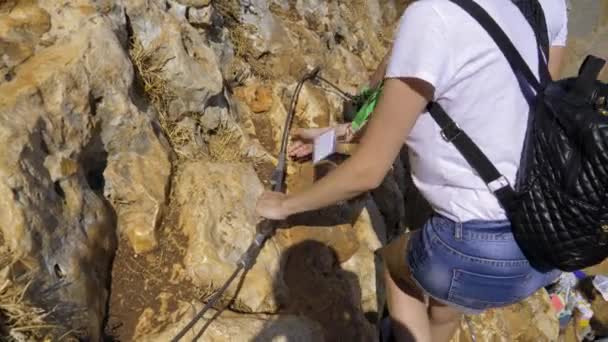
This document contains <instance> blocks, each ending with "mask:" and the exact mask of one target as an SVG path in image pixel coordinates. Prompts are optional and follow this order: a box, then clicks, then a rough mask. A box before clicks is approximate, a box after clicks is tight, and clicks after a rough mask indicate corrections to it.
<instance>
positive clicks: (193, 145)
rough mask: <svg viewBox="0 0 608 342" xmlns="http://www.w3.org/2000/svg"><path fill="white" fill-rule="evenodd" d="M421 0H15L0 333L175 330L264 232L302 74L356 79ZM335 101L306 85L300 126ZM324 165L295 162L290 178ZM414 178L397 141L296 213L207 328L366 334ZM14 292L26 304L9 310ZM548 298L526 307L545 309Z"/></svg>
mask: <svg viewBox="0 0 608 342" xmlns="http://www.w3.org/2000/svg"><path fill="white" fill-rule="evenodd" d="M408 2H409V1H405V0H370V1H359V0H357V1H350V2H342V1H316V0H297V1H295V0H293V1H288V0H272V1H271V0H247V1H246V0H218V1H216V0H120V1H111V0H75V1H52V0H38V1H36V0H8V1H4V2H2V3H1V4H0V56H1V58H0V76H1V77H0V146H2V148H0V213H2V216H1V217H2V220H0V233H1V234H0V242H1V243H0V245H1V246H2V248H1V249H0V252H1V253H0V256H2V258H0V269H1V270H0V271H2V272H0V276H1V277H2V279H3V281H2V283H4V281H6V284H10V286H8V287H7V286H5V287H3V288H1V289H0V309H1V310H2V315H1V316H0V333H2V334H12V337H13V338H24V337H23V336H25V335H23V334H22V333H20V332H19V331H18V330H9V329H10V328H11V327H14V326H15V325H20V326H28V325H29V326H30V329H29V330H32V329H31V328H33V331H32V332H31V334H33V336H37V337H35V338H33V339H34V340H37V339H40V340H41V339H42V338H43V337H44V336H45V335H48V336H55V337H58V336H61V335H64V334H66V333H67V335H74V336H80V337H88V338H90V339H91V340H99V339H100V338H101V337H102V335H103V334H106V335H108V336H113V337H116V338H118V339H120V340H143V341H146V340H150V341H166V340H167V339H168V338H169V337H170V336H172V335H173V334H174V333H175V332H176V331H177V330H178V329H179V328H180V327H182V326H184V325H185V322H186V320H187V319H188V318H189V317H192V315H193V312H194V311H193V310H194V309H195V308H199V307H200V306H201V303H202V302H204V301H205V300H206V299H207V298H208V297H209V296H210V295H211V294H213V293H214V291H215V290H216V289H217V288H218V287H219V286H220V285H221V283H222V282H223V280H224V279H226V278H227V277H228V275H229V274H230V273H231V272H232V270H233V268H234V267H235V263H236V262H237V260H238V258H239V257H240V255H241V254H242V252H243V251H244V250H245V249H246V248H247V245H248V244H249V243H250V240H251V239H252V237H253V235H254V234H255V229H256V224H257V223H258V219H257V218H256V216H255V213H254V207H255V200H256V197H257V196H258V195H259V193H260V192H261V191H262V190H263V189H264V187H268V185H269V175H270V172H271V171H272V169H273V167H274V165H275V164H276V155H277V154H278V149H279V146H280V135H281V131H282V126H283V122H284V120H285V116H286V114H287V108H288V105H289V102H290V100H291V97H292V95H293V93H294V90H295V85H296V82H297V80H298V79H299V78H300V77H301V76H302V75H303V74H304V73H306V72H307V71H309V70H311V69H312V68H313V67H316V66H320V67H321V73H322V75H323V76H324V77H325V78H327V79H329V80H331V81H332V82H334V83H336V84H337V85H339V86H340V87H341V88H343V89H345V90H346V91H349V92H351V93H354V92H355V91H356V89H357V88H358V87H359V86H360V85H361V84H363V83H364V82H365V81H366V79H367V77H368V75H369V73H370V72H371V71H372V70H373V69H374V68H375V67H376V65H377V63H378V62H379V60H380V59H381V58H382V57H383V56H384V54H385V53H386V51H387V48H388V46H389V44H390V39H391V37H392V31H393V29H394V28H395V24H396V21H397V20H398V18H399V16H400V14H401V13H402V11H403V9H404V8H405V6H406V5H407V3H408ZM598 3H600V2H598ZM601 4H603V5H601V6H604V13H605V11H606V8H608V7H607V6H608V5H606V1H601ZM590 6H592V7H593V6H594V5H593V4H591V5H590ZM593 8H595V7H593ZM585 10H586V11H588V9H586V7H585V8H583V6H582V5H581V7H577V5H575V8H574V9H573V11H585ZM596 11H599V12H601V11H600V9H599V7H598V9H596ZM594 13H595V12H594ZM581 21H582V20H581ZM607 28H608V26H606V21H605V15H604V16H599V17H598V20H597V23H596V27H595V28H594V29H592V30H591V31H581V33H580V36H576V38H575V39H576V40H575V45H574V48H573V50H572V52H571V55H570V56H569V65H570V66H569V67H568V69H567V71H566V72H572V70H574V67H573V65H575V64H576V63H578V62H579V61H580V57H581V56H582V54H584V53H585V52H586V51H588V50H589V49H597V51H599V52H601V51H606V49H605V48H603V47H602V46H603V45H602V44H603V43H604V42H605V41H608V40H607V39H603V37H605V33H606V29H607ZM588 37H592V38H591V39H589V38H588ZM341 111H342V101H341V98H340V97H339V96H337V95H336V94H335V93H332V92H331V91H329V92H328V91H324V90H323V89H322V88H320V87H318V86H316V85H311V84H307V85H305V86H304V88H303V91H302V95H301V97H300V101H299V102H298V107H297V110H296V118H295V125H296V126H302V127H319V126H324V125H328V124H330V123H334V122H337V121H340V120H341ZM317 171H318V170H317ZM314 174H315V170H313V169H312V168H311V167H310V165H307V164H303V165H300V164H296V163H293V164H290V165H289V168H288V180H287V181H288V191H297V189H299V188H301V187H302V186H305V185H306V184H308V183H310V182H312V181H313V178H314V176H315V175H314ZM405 180H407V177H406V167H405V166H404V164H403V163H401V161H400V160H398V161H397V162H396V163H395V168H394V170H393V171H392V172H391V174H390V175H389V176H387V179H386V181H385V182H384V184H383V185H382V187H381V188H380V189H379V190H377V191H375V192H374V194H373V196H368V197H365V198H362V199H359V200H357V201H352V202H349V203H345V204H342V205H340V206H336V207H334V208H328V209H326V210H323V211H321V212H319V213H314V214H313V215H303V216H301V217H297V218H294V219H293V220H292V221H291V222H289V224H290V226H291V227H292V229H289V230H283V231H280V232H279V233H278V234H277V235H276V236H275V237H274V238H273V239H272V240H271V241H270V242H269V243H268V244H267V246H266V248H265V249H264V251H263V253H262V254H261V256H260V258H259V260H258V263H257V264H256V266H255V267H254V268H253V269H252V270H251V271H250V272H249V273H248V274H247V276H246V277H245V278H244V280H243V283H242V286H241V288H240V291H239V288H238V287H237V286H234V287H233V288H231V289H230V290H229V291H228V293H227V296H226V297H225V298H224V299H223V304H226V305H229V311H230V312H227V313H225V314H224V315H222V316H221V319H220V320H218V321H216V322H214V323H213V324H212V325H211V326H210V328H209V331H208V332H207V333H206V335H205V337H204V340H213V341H215V340H217V341H223V340H227V338H228V336H230V339H234V340H238V341H240V340H243V341H245V340H251V339H255V338H257V339H258V340H268V339H270V338H273V337H276V336H288V338H289V339H290V340H291V339H301V340H303V341H312V340H314V341H318V340H323V339H325V340H335V339H337V338H338V337H340V338H345V339H348V340H370V339H373V335H374V324H375V322H376V319H377V317H378V316H379V315H380V314H381V313H382V309H383V308H382V304H381V303H382V301H383V294H382V284H381V281H380V279H381V278H380V277H379V275H378V273H377V272H378V267H377V265H378V260H377V257H376V255H375V254H374V251H375V250H377V249H378V248H379V247H380V246H381V245H382V244H383V243H386V241H387V239H390V238H391V237H392V236H394V235H395V234H396V233H399V232H402V231H403V230H404V229H405V228H406V227H407V226H409V225H411V223H412V222H413V218H412V217H410V216H411V214H410V213H411V211H406V210H404V209H403V208H405V204H406V203H412V201H413V199H414V198H415V197H414V196H413V195H412V192H411V189H410V188H408V187H406V186H405V185H404V184H405V183H404V182H405ZM408 215H410V216H408ZM8 288H14V289H16V290H15V291H16V292H11V293H24V296H4V294H6V293H8V292H6V291H7V290H6V289H8ZM5 297H6V298H8V297H10V298H12V299H15V300H18V301H20V305H22V306H23V310H22V311H23V312H25V311H28V310H29V311H28V312H29V315H25V316H24V315H21V316H19V315H18V314H10V315H9V314H7V312H9V313H10V312H13V313H14V311H6V310H5V309H2V308H3V307H5V306H3V305H4V303H2V302H1V301H2V299H3V298H5ZM545 302H546V300H545V298H544V297H542V294H539V296H538V297H535V298H534V299H532V301H531V302H529V303H527V304H523V305H524V307H523V309H521V310H523V311H525V312H528V313H537V312H546V310H545V306H543V305H545V304H546V303H545ZM108 303H109V305H107V304H108ZM535 303H536V304H535ZM526 305H528V306H529V307H528V306H526ZM28 308H29V309H28ZM217 309H220V308H217ZM521 310H520V311H521ZM20 312H21V311H20ZM518 312H519V311H518ZM512 316H513V314H509V312H506V313H502V314H497V315H495V316H491V317H495V318H493V319H496V320H503V319H506V320H510V319H511V318H510V317H512ZM20 317H21V318H23V317H32V318H31V321H30V322H27V321H24V320H23V319H20ZM489 319H490V318H489ZM43 321H47V322H51V323H53V324H55V325H56V328H48V327H45V326H44V325H43V324H42V322H43ZM547 322H549V323H547V324H548V325H549V326H550V328H548V329H552V328H553V327H554V324H555V322H554V321H547ZM29 323H35V324H29ZM479 324H481V322H480V323H479ZM474 326H475V328H476V329H477V328H479V329H483V327H482V326H481V325H478V324H477V323H474ZM493 326H498V325H493ZM199 327H200V325H199ZM500 327H502V328H501V329H505V328H504V327H505V325H501V326H500ZM497 329H498V328H497ZM543 334H544V335H543ZM543 334H541V335H542V336H547V338H548V339H550V337H551V336H553V335H551V333H546V334H545V333H543ZM67 335H66V336H67ZM524 335H525V334H523V333H522V334H521V336H524ZM541 335H529V336H541ZM518 336H520V335H518ZM525 336H528V335H525ZM539 338H540V337H539ZM543 338H544V337H543Z"/></svg>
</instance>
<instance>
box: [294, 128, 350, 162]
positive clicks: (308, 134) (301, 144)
mask: <svg viewBox="0 0 608 342" xmlns="http://www.w3.org/2000/svg"><path fill="white" fill-rule="evenodd" d="M349 125H350V124H342V125H338V126H336V127H323V128H298V129H296V130H295V132H294V133H293V136H292V140H293V142H292V143H291V144H290V145H289V148H288V149H287V154H288V155H289V157H291V158H296V159H300V158H304V157H308V156H309V155H310V154H311V153H312V152H313V149H314V147H313V141H314V140H315V138H316V137H318V136H320V135H321V134H323V133H325V132H328V131H329V130H332V129H335V130H336V137H337V138H338V140H343V141H345V142H349V141H350V140H351V139H352V136H351V135H350V134H348V126H349Z"/></svg>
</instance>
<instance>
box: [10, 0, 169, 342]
mask: <svg viewBox="0 0 608 342" xmlns="http://www.w3.org/2000/svg"><path fill="white" fill-rule="evenodd" d="M12 5H13V7H11V4H8V5H6V6H7V7H3V8H2V10H3V11H6V12H2V14H1V15H8V16H9V17H11V16H15V17H16V18H17V19H18V20H17V19H14V20H13V19H10V20H8V21H3V22H2V23H3V24H7V23H8V24H7V25H8V26H4V28H5V30H0V39H2V40H3V39H4V34H6V35H7V36H8V39H9V40H10V41H18V40H19V39H21V38H23V37H21V38H20V36H19V35H28V34H29V35H32V34H34V36H31V37H39V41H37V40H36V39H33V38H31V37H30V38H27V37H26V38H24V39H29V40H28V41H29V42H30V43H32V44H34V48H33V50H32V52H33V54H32V55H31V56H28V58H26V59H23V60H22V61H21V62H20V61H19V58H12V59H8V60H6V59H5V61H8V64H7V65H6V67H7V68H8V69H7V71H6V72H7V73H6V75H9V76H7V77H4V79H3V81H2V82H0V94H1V95H0V122H1V124H0V142H1V143H2V144H3V146H4V148H3V149H2V152H0V174H1V175H2V176H1V177H0V178H1V180H0V198H2V200H0V211H1V212H2V213H3V215H4V216H3V218H4V219H3V220H2V223H0V229H1V230H2V232H3V235H4V236H5V240H6V241H5V243H6V244H7V246H8V248H9V249H10V250H11V251H12V253H13V255H14V257H15V258H16V259H17V260H18V262H17V263H16V264H15V265H14V270H13V271H14V272H17V273H19V272H26V271H27V272H31V273H32V274H33V282H32V285H31V286H30V287H29V289H28V292H27V295H28V296H29V297H30V298H31V299H32V300H33V301H34V302H35V304H36V305H39V306H41V307H42V308H43V309H46V310H48V311H49V312H51V314H50V316H49V318H50V319H52V320H54V321H56V322H58V323H60V324H61V325H62V326H63V327H65V328H66V329H68V330H72V331H74V332H76V333H81V334H83V335H85V336H89V337H90V338H92V339H94V340H96V339H98V338H99V337H100V336H101V331H102V323H103V321H104V318H105V316H106V301H107V298H108V291H109V280H110V278H109V272H110V262H111V260H112V257H113V255H114V250H115V246H116V224H117V221H118V222H120V223H123V222H125V221H132V220H130V219H129V217H132V216H130V215H131V214H132V213H133V212H139V211H141V212H144V211H145V210H148V212H149V213H154V214H156V215H151V216H150V217H149V218H146V220H141V221H138V222H137V223H136V224H137V227H138V228H139V227H143V229H144V230H146V231H147V232H148V233H150V234H153V230H154V229H153V227H155V225H156V224H157V222H158V219H159V214H158V212H160V211H162V210H160V207H161V206H162V205H163V203H164V200H165V196H166V194H165V192H166V189H167V184H168V176H169V173H170V163H169V161H168V146H167V145H166V142H164V140H163V139H162V136H161V135H162V134H161V133H160V131H159V130H158V128H155V126H154V118H153V117H152V116H153V112H148V111H144V110H140V108H139V107H137V106H136V105H135V104H134V103H133V101H132V99H131V98H130V95H131V92H130V91H131V89H132V85H133V68H132V66H131V63H130V61H129V58H128V56H127V54H126V52H125V50H124V47H123V45H122V42H121V40H120V37H118V36H117V35H116V33H115V31H114V30H113V29H114V28H116V23H114V22H112V21H111V20H110V19H109V17H105V16H102V15H100V14H99V13H98V12H97V11H96V9H95V7H93V6H92V5H91V4H90V3H87V2H86V1H81V2H79V3H74V4H65V5H62V6H52V5H51V4H49V3H44V5H45V6H46V7H44V8H41V7H36V6H35V5H34V3H33V2H30V1H18V2H13V3H12ZM19 20H22V22H19ZM49 21H50V24H51V26H50V27H51V29H49V30H48V31H47V32H44V31H45V30H47V29H48V28H49V25H48V23H49ZM11 23H13V24H14V25H17V26H18V27H19V28H21V29H15V28H11V27H10V25H12V24H11ZM23 23H27V24H25V25H24V24H23ZM59 23H61V24H62V25H60V24H59ZM28 30H29V31H28ZM24 32H25V33H24ZM41 33H42V35H40V34H41ZM32 39H33V40H32ZM92 42H94V43H92ZM36 43H38V44H37V45H36ZM125 149H128V151H126V150H125ZM143 169H145V170H146V172H147V180H146V181H144V179H142V178H141V177H140V178H134V177H131V175H133V174H141V173H143ZM150 179H154V181H153V182H150V181H149V180H150ZM132 187H135V189H136V190H133V189H132ZM104 193H105V194H106V195H108V197H109V198H110V200H111V201H108V199H106V198H105V197H104ZM121 200H125V202H123V203H121V205H119V206H114V207H113V206H112V204H116V203H117V201H121ZM153 206H156V208H155V209H146V208H151V207H153ZM135 207H137V208H139V209H135V210H133V209H132V208H135ZM125 208H130V209H131V210H130V212H129V210H124V209H125ZM137 215H141V214H139V213H138V214H137ZM120 228H121V229H120V230H121V231H124V232H125V233H127V235H128V231H129V230H130V229H129V227H128V224H124V225H121V227H120ZM147 240H150V239H147Z"/></svg>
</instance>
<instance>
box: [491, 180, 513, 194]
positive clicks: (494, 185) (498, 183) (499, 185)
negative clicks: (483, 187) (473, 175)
mask: <svg viewBox="0 0 608 342" xmlns="http://www.w3.org/2000/svg"><path fill="white" fill-rule="evenodd" d="M510 185H511V184H510V183H509V180H508V179H507V177H505V176H500V177H498V178H496V179H495V180H493V181H491V182H490V183H488V184H487V186H488V189H490V191H492V193H495V192H496V191H498V190H500V189H503V188H505V187H507V186H510Z"/></svg>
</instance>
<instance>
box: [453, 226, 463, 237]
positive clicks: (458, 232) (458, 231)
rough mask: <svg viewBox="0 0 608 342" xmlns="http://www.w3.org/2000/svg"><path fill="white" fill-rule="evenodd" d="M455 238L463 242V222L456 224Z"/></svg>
mask: <svg viewBox="0 0 608 342" xmlns="http://www.w3.org/2000/svg"><path fill="white" fill-rule="evenodd" d="M454 238H456V240H462V222H460V221H457V222H454Z"/></svg>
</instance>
